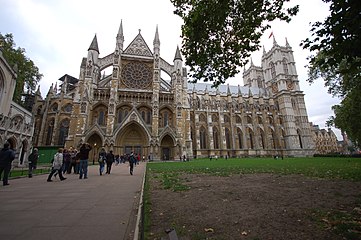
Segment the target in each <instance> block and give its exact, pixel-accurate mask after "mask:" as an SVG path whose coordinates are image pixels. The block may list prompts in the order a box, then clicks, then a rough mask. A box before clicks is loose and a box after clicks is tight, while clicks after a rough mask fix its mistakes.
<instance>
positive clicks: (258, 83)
mask: <svg viewBox="0 0 361 240" xmlns="http://www.w3.org/2000/svg"><path fill="white" fill-rule="evenodd" d="M257 85H258V87H259V88H263V84H262V80H261V78H260V77H258V78H257Z"/></svg>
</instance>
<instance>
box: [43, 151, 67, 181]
mask: <svg viewBox="0 0 361 240" xmlns="http://www.w3.org/2000/svg"><path fill="white" fill-rule="evenodd" d="M62 166H63V149H62V148H59V149H58V152H57V153H55V155H54V161H53V165H52V169H51V172H50V174H49V176H48V179H47V181H48V182H52V181H53V180H51V178H52V177H53V175H54V173H57V174H58V175H59V178H60V181H64V180H65V179H66V178H65V177H63V171H62Z"/></svg>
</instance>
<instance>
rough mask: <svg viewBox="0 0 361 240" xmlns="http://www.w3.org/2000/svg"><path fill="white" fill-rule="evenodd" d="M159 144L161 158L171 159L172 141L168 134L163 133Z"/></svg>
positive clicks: (172, 153) (172, 152)
mask: <svg viewBox="0 0 361 240" xmlns="http://www.w3.org/2000/svg"><path fill="white" fill-rule="evenodd" d="M160 145H161V150H162V152H161V154H162V155H161V160H163V161H166V160H173V159H174V151H173V148H174V141H173V138H171V136H169V135H165V136H164V137H163V139H162V141H161V143H160Z"/></svg>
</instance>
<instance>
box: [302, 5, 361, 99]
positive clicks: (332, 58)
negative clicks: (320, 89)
mask: <svg viewBox="0 0 361 240" xmlns="http://www.w3.org/2000/svg"><path fill="white" fill-rule="evenodd" d="M323 1H324V2H326V3H330V16H328V17H327V18H326V19H325V21H324V22H316V23H314V24H313V25H312V28H311V33H312V36H311V37H310V38H307V39H306V40H304V41H303V42H302V44H301V46H303V48H305V49H309V50H310V51H311V52H316V54H315V55H312V56H310V57H309V66H310V68H309V70H310V71H309V81H310V82H313V81H314V80H316V79H317V78H319V77H322V78H323V79H324V80H325V85H326V86H328V87H329V92H330V93H332V94H333V95H340V96H344V95H345V94H347V93H348V92H349V91H351V90H352V89H353V88H354V87H355V86H357V85H361V83H360V76H361V38H360V37H361V36H360V33H361V28H360V22H361V15H360V11H361V5H360V3H359V1H358V0H349V1H343V0H323Z"/></svg>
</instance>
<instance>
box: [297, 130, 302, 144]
mask: <svg viewBox="0 0 361 240" xmlns="http://www.w3.org/2000/svg"><path fill="white" fill-rule="evenodd" d="M297 135H298V141H299V143H300V148H301V149H302V148H303V144H302V135H301V131H300V130H299V129H298V130H297Z"/></svg>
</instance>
